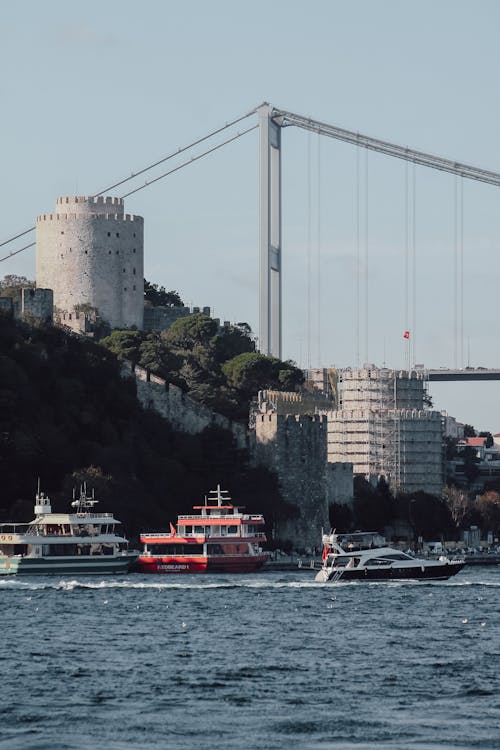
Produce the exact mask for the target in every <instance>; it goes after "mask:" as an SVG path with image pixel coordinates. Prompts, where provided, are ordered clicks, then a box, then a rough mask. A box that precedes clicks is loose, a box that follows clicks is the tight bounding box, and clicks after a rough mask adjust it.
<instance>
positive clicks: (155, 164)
mask: <svg viewBox="0 0 500 750" xmlns="http://www.w3.org/2000/svg"><path fill="white" fill-rule="evenodd" d="M253 114H255V110H254V109H253V110H252V111H251V112H247V114H246V115H242V116H241V117H238V118H236V120H232V121H231V122H227V123H226V124H225V125H223V126H222V127H221V128H217V130H212V132H211V133H208V135H204V136H203V138H198V139H197V140H196V141H193V142H192V143H190V144H189V145H188V146H182V148H178V149H177V151H172V153H171V154H168V156H165V157H163V159H159V160H158V161H155V162H153V164H149V165H148V166H147V167H144V168H143V169H140V170H139V171H138V172H133V173H132V174H131V175H130V176H129V177H125V178H124V179H123V180H120V181H119V182H115V183H114V185H109V186H108V187H106V188H104V190H101V191H100V192H99V193H94V196H95V197H97V196H99V195H104V193H107V192H109V191H110V190H114V189H115V188H117V187H119V186H120V185H123V184H125V183H126V182H129V181H130V180H133V179H135V178H136V177H139V175H141V174H144V173H145V172H149V171H150V170H151V169H154V167H158V166H159V165H160V164H163V163H164V162H166V161H169V160H170V159H173V158H174V157H175V156H178V155H179V154H182V153H184V151H189V149H191V148H193V147H194V146H198V145H199V144H200V143H203V142H204V141H207V140H208V139H209V138H213V136H214V135H218V134H219V133H222V132H223V131H224V130H227V129H228V128H231V127H232V126H233V125H236V124H237V123H238V122H241V121H242V120H246V119H247V117H250V116H251V115H253ZM207 153H210V152H207ZM152 182H153V181H152ZM149 184H151V183H149ZM127 195H132V193H128V194H127ZM123 197H125V196H123Z"/></svg>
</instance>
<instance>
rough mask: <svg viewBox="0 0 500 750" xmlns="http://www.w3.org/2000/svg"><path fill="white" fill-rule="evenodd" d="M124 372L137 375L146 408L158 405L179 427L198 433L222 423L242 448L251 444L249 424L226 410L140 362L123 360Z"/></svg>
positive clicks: (138, 395) (159, 412)
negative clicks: (221, 411)
mask: <svg viewBox="0 0 500 750" xmlns="http://www.w3.org/2000/svg"><path fill="white" fill-rule="evenodd" d="M122 374H123V375H124V376H125V377H131V376H132V377H135V379H136V384H137V397H138V399H139V401H140V402H141V404H142V405H143V406H144V407H145V408H146V409H154V410H155V411H157V412H158V414H161V416H162V417H165V419H167V420H168V421H169V422H170V424H171V425H172V426H173V427H175V429H177V430H181V431H182V432H188V433H190V434H192V435H195V434H197V433H199V432H202V431H203V430H204V429H205V428H207V427H220V428H221V429H223V430H229V431H230V432H232V434H233V436H234V439H235V441H236V445H237V446H238V447H239V448H247V449H249V448H250V447H251V446H250V440H251V439H250V435H249V433H248V430H247V428H246V427H245V425H242V424H239V423H238V422H233V421H232V420H230V419H228V418H227V417H224V416H223V415H222V414H217V412H213V411H211V409H209V408H208V407H206V406H204V405H203V404H200V403H199V402H198V401H195V400H194V399H192V398H190V397H189V396H188V395H187V394H186V393H184V391H182V390H181V389H180V388H178V387H177V386H176V385H172V383H167V382H166V381H165V380H164V379H163V378H160V377H158V376H157V375H153V374H152V373H150V372H149V371H148V370H145V369H144V368H142V367H139V366H138V365H135V367H134V366H132V365H131V364H130V363H129V362H125V363H123V367H122Z"/></svg>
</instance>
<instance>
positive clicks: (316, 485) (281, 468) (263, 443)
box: [255, 412, 329, 550]
mask: <svg viewBox="0 0 500 750" xmlns="http://www.w3.org/2000/svg"><path fill="white" fill-rule="evenodd" d="M255 439H256V445H255V457H256V461H257V462H258V463H260V464H263V465H265V466H268V468H270V469H271V470H273V471H275V472H276V473H277V474H278V478H279V483H280V488H281V491H282V494H283V497H284V499H285V500H286V501H287V502H288V503H290V504H291V505H292V506H294V508H295V511H296V516H294V517H293V518H289V519H287V520H281V521H280V522H279V526H278V529H277V535H278V536H279V538H280V539H282V540H284V541H285V540H289V541H290V542H291V543H292V545H293V546H294V547H295V548H299V549H306V548H309V549H311V550H312V549H313V548H314V547H319V546H321V529H322V528H323V529H325V528H328V526H329V520H328V480H327V475H326V473H327V468H326V464H327V461H326V458H327V420H326V417H323V416H308V415H300V416H295V415H286V416H285V415H283V414H277V413H276V412H270V413H266V414H261V415H257V417H256V422H255ZM264 512H265V511H264Z"/></svg>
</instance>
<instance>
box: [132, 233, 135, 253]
mask: <svg viewBox="0 0 500 750" xmlns="http://www.w3.org/2000/svg"><path fill="white" fill-rule="evenodd" d="M134 236H135V235H134ZM132 252H133V253H135V247H134V249H133V250H132Z"/></svg>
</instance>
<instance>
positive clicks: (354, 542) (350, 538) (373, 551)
mask: <svg viewBox="0 0 500 750" xmlns="http://www.w3.org/2000/svg"><path fill="white" fill-rule="evenodd" d="M322 559H323V566H322V568H321V570H320V571H319V572H318V574H317V575H316V579H315V580H316V581H319V582H326V581H331V582H333V583H336V582H337V581H340V580H342V581H356V580H357V581H359V580H361V581H402V580H434V581H445V580H447V579H448V578H451V576H454V575H456V574H457V573H458V572H459V571H460V570H462V568H463V567H464V565H465V561H464V560H449V559H448V558H447V557H444V556H442V557H440V558H439V559H438V560H434V559H426V558H418V557H413V555H409V554H408V553H407V552H402V551H401V550H398V549H395V548H394V547H390V546H389V545H388V544H386V542H385V539H384V538H383V537H381V536H380V534H377V533H376V532H357V533H355V534H336V533H335V532H333V533H331V534H323V556H322Z"/></svg>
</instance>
